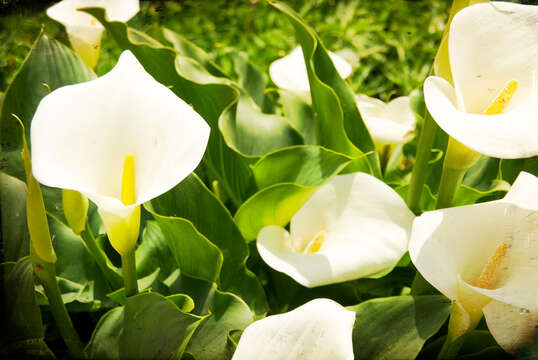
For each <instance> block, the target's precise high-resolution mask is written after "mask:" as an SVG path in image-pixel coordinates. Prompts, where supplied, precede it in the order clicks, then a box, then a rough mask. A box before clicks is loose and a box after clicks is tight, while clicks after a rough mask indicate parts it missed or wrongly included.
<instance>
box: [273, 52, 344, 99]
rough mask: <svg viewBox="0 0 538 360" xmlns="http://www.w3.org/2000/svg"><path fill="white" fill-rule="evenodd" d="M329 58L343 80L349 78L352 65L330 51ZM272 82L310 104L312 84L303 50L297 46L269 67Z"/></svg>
mask: <svg viewBox="0 0 538 360" xmlns="http://www.w3.org/2000/svg"><path fill="white" fill-rule="evenodd" d="M329 56H330V57H331V60H332V61H333V63H334V66H335V68H336V71H338V74H339V75H340V76H341V77H342V78H343V79H345V78H347V77H348V76H349V75H350V74H351V71H352V70H353V69H352V67H351V65H350V64H349V63H348V62H347V61H346V60H344V59H343V58H341V57H340V56H338V55H336V54H335V53H333V52H330V51H329ZM269 74H270V75H271V80H273V82H274V83H275V84H276V85H277V86H278V87H279V88H281V89H284V90H288V91H290V92H292V93H294V94H295V95H297V96H299V97H301V98H303V99H304V100H306V101H308V102H310V82H309V81H308V73H307V71H306V66H305V63H304V57H303V50H302V49H301V47H300V46H297V47H296V48H295V49H293V51H292V52H291V53H289V54H288V55H286V56H284V57H282V58H280V59H277V60H275V61H273V62H272V63H271V65H270V66H269Z"/></svg>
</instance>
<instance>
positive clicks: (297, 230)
mask: <svg viewBox="0 0 538 360" xmlns="http://www.w3.org/2000/svg"><path fill="white" fill-rule="evenodd" d="M414 217H415V216H414V215H413V213H412V212H411V211H410V210H409V209H408V208H407V206H406V204H405V202H404V201H403V200H402V199H401V198H400V196H399V195H398V194H397V193H396V192H395V191H394V190H392V189H391V188H390V187H389V186H388V185H386V184H385V183H383V182H382V181H380V180H378V179H376V178H375V177H373V176H371V175H368V174H364V173H354V174H347V175H338V176H336V177H334V178H333V179H332V180H331V181H330V182H329V183H327V184H325V185H323V186H321V187H320V188H319V189H318V190H316V192H315V193H314V195H313V196H312V197H311V198H310V199H309V200H308V201H307V202H306V203H305V204H304V206H303V207H302V208H301V209H300V210H299V211H298V212H297V213H296V214H295V215H294V216H293V218H292V219H291V223H290V233H288V232H287V231H286V230H285V229H284V228H282V227H280V226H275V225H271V226H267V227H264V228H263V229H262V230H261V231H260V233H259V234H258V240H257V247H258V251H259V253H260V256H261V257H262V259H263V260H264V261H265V262H266V263H267V264H268V265H269V266H270V267H272V268H273V269H275V270H277V271H280V272H283V273H285V274H287V275H288V276H290V277H292V278H293V279H294V280H295V281H297V282H298V283H300V284H301V285H303V286H306V287H314V286H321V285H327V284H333V283H337V282H342V281H348V280H353V279H358V278H361V277H365V276H370V275H375V274H378V273H380V272H382V271H385V270H389V269H390V268H392V267H393V266H394V265H395V264H396V263H397V262H398V260H399V259H400V258H401V257H402V255H403V254H404V253H405V252H406V251H407V245H408V238H409V234H410V231H411V226H412V222H413V219H414ZM315 239H320V240H322V241H321V242H320V243H318V247H319V248H318V249H317V250H316V251H314V252H311V253H305V250H307V249H308V247H309V246H311V245H312V241H313V240H315ZM319 245H321V246H319ZM314 248H315V247H314ZM307 252H308V251H307Z"/></svg>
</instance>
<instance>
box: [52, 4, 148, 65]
mask: <svg viewBox="0 0 538 360" xmlns="http://www.w3.org/2000/svg"><path fill="white" fill-rule="evenodd" d="M84 7H101V8H104V9H105V10H106V13H107V16H108V19H109V20H113V21H121V22H126V21H128V20H129V19H131V18H132V17H133V16H134V15H135V14H136V13H137V12H138V11H139V10H140V5H139V3H138V0H63V1H60V2H59V3H57V4H55V5H53V6H51V7H49V8H48V9H47V15H48V16H49V17H50V18H52V19H54V20H56V21H58V22H60V23H62V24H63V25H64V26H65V30H66V32H67V36H68V37H69V41H70V42H71V45H72V46H73V49H74V50H75V52H76V53H77V54H78V55H79V56H80V57H81V58H82V60H84V62H85V63H86V64H87V65H88V66H89V67H91V68H92V69H93V68H94V67H95V65H96V64H97V60H98V58H99V50H100V46H101V36H102V35H103V31H104V27H103V25H101V23H99V21H97V20H96V19H95V18H94V17H93V16H91V15H89V14H86V13H85V12H82V11H79V10H77V9H80V8H84Z"/></svg>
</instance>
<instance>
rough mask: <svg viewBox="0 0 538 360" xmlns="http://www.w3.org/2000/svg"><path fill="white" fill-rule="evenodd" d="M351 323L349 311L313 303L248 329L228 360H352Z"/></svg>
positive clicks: (329, 302)
mask: <svg viewBox="0 0 538 360" xmlns="http://www.w3.org/2000/svg"><path fill="white" fill-rule="evenodd" d="M354 323H355V313H354V312H353V311H349V310H346V309H344V308H343V307H342V306H341V305H340V304H338V303H336V302H334V301H332V300H329V299H315V300H312V301H310V302H308V303H306V304H304V305H302V306H300V307H298V308H297V309H295V310H292V311H290V312H288V313H285V314H279V315H272V316H268V317H266V318H264V319H262V320H258V321H256V322H254V323H252V324H251V325H249V326H248V327H247V328H246V329H245V331H244V332H243V334H242V335H241V339H240V340H239V344H238V345H237V349H236V350H235V353H234V356H233V357H232V360H251V359H259V360H264V359H289V360H299V359H310V360H318V359H319V360H324V359H333V360H352V359H354V357H353V344H352V332H353V324H354Z"/></svg>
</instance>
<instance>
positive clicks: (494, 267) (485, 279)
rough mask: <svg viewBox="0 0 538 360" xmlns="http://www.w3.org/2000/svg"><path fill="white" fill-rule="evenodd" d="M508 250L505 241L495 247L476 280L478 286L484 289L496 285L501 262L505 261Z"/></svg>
mask: <svg viewBox="0 0 538 360" xmlns="http://www.w3.org/2000/svg"><path fill="white" fill-rule="evenodd" d="M507 251H508V245H506V244H505V243H502V244H500V245H499V246H497V248H496V249H495V252H494V253H493V255H492V256H491V258H490V259H489V261H488V263H487V264H486V265H485V266H484V268H483V269H482V273H481V274H480V276H479V277H478V279H477V280H476V286H477V287H479V288H482V289H493V287H494V286H495V276H496V274H497V271H498V270H499V267H500V266H501V262H502V261H503V259H504V257H505V255H506V252H507Z"/></svg>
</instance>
